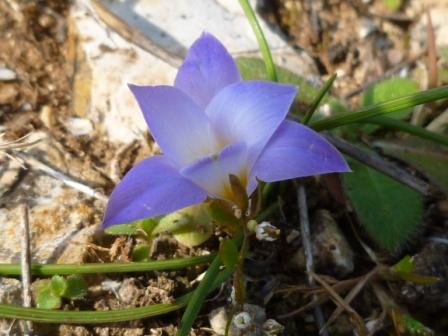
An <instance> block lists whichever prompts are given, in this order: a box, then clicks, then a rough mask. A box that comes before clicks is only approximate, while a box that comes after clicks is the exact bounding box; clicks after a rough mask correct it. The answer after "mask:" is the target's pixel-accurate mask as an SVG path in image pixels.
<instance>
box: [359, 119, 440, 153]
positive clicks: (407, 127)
mask: <svg viewBox="0 0 448 336" xmlns="http://www.w3.org/2000/svg"><path fill="white" fill-rule="evenodd" d="M365 122H366V123H369V124H375V125H379V126H382V127H385V128H390V129H394V130H398V131H402V132H406V133H409V134H413V135H415V136H418V137H419V138H423V139H427V140H432V141H434V142H438V143H440V144H443V145H445V146H448V137H447V136H445V135H443V134H439V133H435V132H431V131H428V130H427V129H425V128H423V127H418V126H414V125H412V124H409V123H407V122H404V121H401V120H398V119H392V118H388V117H384V116H378V117H374V118H370V119H367V120H366V121H365Z"/></svg>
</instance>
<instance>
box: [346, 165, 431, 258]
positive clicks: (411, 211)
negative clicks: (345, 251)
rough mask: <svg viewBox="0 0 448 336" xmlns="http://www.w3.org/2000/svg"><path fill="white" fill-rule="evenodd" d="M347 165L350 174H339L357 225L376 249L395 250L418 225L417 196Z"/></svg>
mask: <svg viewBox="0 0 448 336" xmlns="http://www.w3.org/2000/svg"><path fill="white" fill-rule="evenodd" d="M349 164H350V167H351V168H352V169H353V173H349V174H343V184H344V187H345V190H346V192H347V196H348V197H349V198H350V200H351V203H352V204H353V207H354V209H355V211H356V213H357V215H358V218H359V221H360V223H361V224H362V225H363V226H364V227H365V229H366V230H367V232H368V233H369V235H370V236H371V237H372V238H373V239H374V240H375V241H376V242H377V243H378V244H379V245H380V246H382V247H384V248H386V249H388V250H390V251H393V250H396V249H397V248H399V247H400V246H401V245H402V244H404V243H405V242H406V241H407V240H408V239H409V238H410V237H411V235H412V234H413V233H414V232H415V231H416V230H417V228H418V226H419V225H420V223H421V220H422V213H423V203H422V199H421V196H420V194H419V193H418V192H417V191H415V190H413V189H411V188H409V187H407V186H405V185H403V184H401V183H399V182H397V181H395V180H393V179H392V178H390V177H388V176H386V175H384V174H382V173H380V172H378V171H376V170H373V169H371V168H369V167H367V166H365V165H364V164H361V163H359V162H357V161H354V160H349Z"/></svg>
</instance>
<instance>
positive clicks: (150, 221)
mask: <svg viewBox="0 0 448 336" xmlns="http://www.w3.org/2000/svg"><path fill="white" fill-rule="evenodd" d="M158 221H159V217H151V218H145V219H141V220H137V221H134V222H131V223H126V224H118V225H113V226H110V227H108V228H106V230H104V231H105V232H106V233H107V234H110V235H126V236H136V235H138V234H140V233H141V230H143V231H144V232H145V233H146V234H147V235H150V234H151V232H152V230H153V229H154V228H155V227H156V225H157V223H158Z"/></svg>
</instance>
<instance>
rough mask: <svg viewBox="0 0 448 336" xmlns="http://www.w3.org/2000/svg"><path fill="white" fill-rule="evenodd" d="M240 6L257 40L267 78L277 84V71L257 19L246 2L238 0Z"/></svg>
mask: <svg viewBox="0 0 448 336" xmlns="http://www.w3.org/2000/svg"><path fill="white" fill-rule="evenodd" d="M240 4H241V7H242V8H243V11H244V14H246V17H247V20H248V21H249V23H250V25H251V26H252V30H253V31H254V33H255V36H256V38H257V41H258V47H259V48H260V51H261V54H262V56H263V60H264V64H265V66H266V72H267V74H268V78H269V80H271V81H273V82H277V81H278V77H277V71H276V69H275V65H274V61H273V60H272V55H271V50H270V49H269V46H268V43H267V41H266V38H265V36H264V34H263V30H261V27H260V23H259V22H258V20H257V17H256V16H255V13H254V11H253V9H252V7H251V6H250V4H249V1H248V0H240Z"/></svg>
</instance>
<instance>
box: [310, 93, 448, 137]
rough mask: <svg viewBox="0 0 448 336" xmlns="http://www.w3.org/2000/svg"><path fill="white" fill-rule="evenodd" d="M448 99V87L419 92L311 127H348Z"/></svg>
mask: <svg viewBox="0 0 448 336" xmlns="http://www.w3.org/2000/svg"><path fill="white" fill-rule="evenodd" d="M447 97H448V86H443V87H439V88H436V89H431V90H426V91H422V92H418V93H415V94H412V95H409V96H405V97H401V98H397V99H393V100H390V101H387V102H383V103H380V104H376V105H372V106H368V107H364V108H361V109H360V110H358V111H357V112H347V113H341V114H339V115H335V116H333V117H329V118H326V119H324V120H318V121H315V122H312V123H311V124H310V127H311V128H313V129H315V130H317V131H322V130H327V129H332V128H335V127H339V126H343V125H348V124H351V123H355V122H360V121H365V120H367V119H369V118H372V117H376V116H379V115H383V114H388V113H393V112H397V111H402V110H404V109H407V108H411V107H413V106H417V105H421V104H425V103H429V102H433V101H436V100H439V99H443V98H447Z"/></svg>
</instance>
